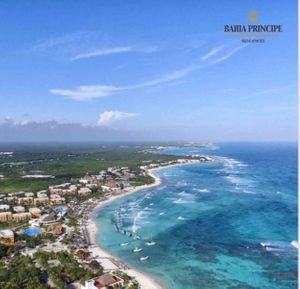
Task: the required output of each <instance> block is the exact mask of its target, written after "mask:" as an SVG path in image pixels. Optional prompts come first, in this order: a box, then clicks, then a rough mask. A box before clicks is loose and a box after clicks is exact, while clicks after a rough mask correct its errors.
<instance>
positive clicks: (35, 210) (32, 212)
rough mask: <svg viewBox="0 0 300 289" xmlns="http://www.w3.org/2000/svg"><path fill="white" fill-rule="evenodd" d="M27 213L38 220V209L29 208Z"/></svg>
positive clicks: (39, 213) (39, 211) (39, 214)
mask: <svg viewBox="0 0 300 289" xmlns="http://www.w3.org/2000/svg"><path fill="white" fill-rule="evenodd" d="M29 213H30V214H31V216H32V217H33V218H39V217H40V216H41V210H40V209H39V208H30V209H29Z"/></svg>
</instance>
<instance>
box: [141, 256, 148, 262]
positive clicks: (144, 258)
mask: <svg viewBox="0 0 300 289" xmlns="http://www.w3.org/2000/svg"><path fill="white" fill-rule="evenodd" d="M147 259H149V256H145V257H141V258H140V261H146V260H147Z"/></svg>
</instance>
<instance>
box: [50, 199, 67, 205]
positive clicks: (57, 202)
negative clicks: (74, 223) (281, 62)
mask: <svg viewBox="0 0 300 289" xmlns="http://www.w3.org/2000/svg"><path fill="white" fill-rule="evenodd" d="M65 203H66V199H65V198H61V197H59V198H52V199H50V204H51V205H62V204H65Z"/></svg>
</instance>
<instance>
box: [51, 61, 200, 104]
mask: <svg viewBox="0 0 300 289" xmlns="http://www.w3.org/2000/svg"><path fill="white" fill-rule="evenodd" d="M195 69H197V66H189V67H186V68H184V69H179V70H175V71H172V72H170V73H168V74H166V75H163V76H161V77H159V78H156V79H153V80H150V81H147V82H143V83H140V84H135V85H129V86H120V87H117V86H108V85H82V86H79V87H77V88H75V89H60V88H58V89H51V90H50V92H51V93H52V94H56V95H61V96H67V97H69V98H72V99H74V100H78V101H86V100H91V99H93V98H102V97H105V96H108V95H111V94H113V93H116V92H122V91H126V90H133V89H139V88H144V87H151V86H155V85H159V84H162V83H166V82H170V81H173V80H178V79H181V78H183V77H184V76H186V75H187V74H189V73H190V72H192V71H193V70H195Z"/></svg>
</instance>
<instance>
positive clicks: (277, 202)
mask: <svg viewBox="0 0 300 289" xmlns="http://www.w3.org/2000/svg"><path fill="white" fill-rule="evenodd" d="M168 153H173V154H174V153H176V154H178V155H187V154H196V153H199V154H201V153H203V154H207V155H214V156H218V157H219V159H220V161H219V162H217V163H205V164H191V165H186V166H179V167H172V168H167V169H162V170H160V171H158V172H156V175H158V176H159V177H160V178H161V180H162V184H161V185H160V186H159V187H156V188H152V189H149V190H144V191H140V192H138V193H136V194H134V195H131V196H128V197H124V198H122V199H119V200H118V201H116V202H114V203H112V204H110V205H108V206H106V207H104V208H102V209H100V210H98V211H96V212H95V213H94V219H95V220H96V222H98V223H99V225H100V226H101V233H102V234H101V235H100V236H98V242H100V244H101V246H103V247H104V248H105V249H107V250H108V251H110V252H111V253H113V254H114V255H116V256H119V257H120V258H121V259H123V260H124V261H126V262H128V263H129V264H131V265H133V266H136V267H138V268H139V269H140V270H142V271H145V272H147V273H150V274H151V275H153V276H154V277H156V278H157V279H159V280H160V281H161V282H162V283H164V284H165V285H166V286H167V287H168V288H170V289H183V288H184V289H196V288H197V289H198V288H203V289H212V288H220V289H221V288H222V289H223V288H231V289H233V288H268V289H269V288H275V289H276V288H297V250H296V248H295V247H294V246H292V245H291V242H292V241H293V240H296V239H297V146H296V144H271V143H269V144H220V145H219V149H217V150H207V149H206V150H203V149H197V148H185V149H176V150H172V151H168ZM135 238H140V240H136V239H135ZM149 240H153V241H155V242H156V245H154V246H147V245H146V244H145V242H147V241H149ZM123 242H128V243H129V244H128V246H120V243H123ZM134 247H139V248H143V251H141V252H139V253H133V252H132V250H133V248H134ZM141 256H149V257H150V258H149V259H148V260H146V261H144V262H141V261H140V259H139V258H140V257H141Z"/></svg>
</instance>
